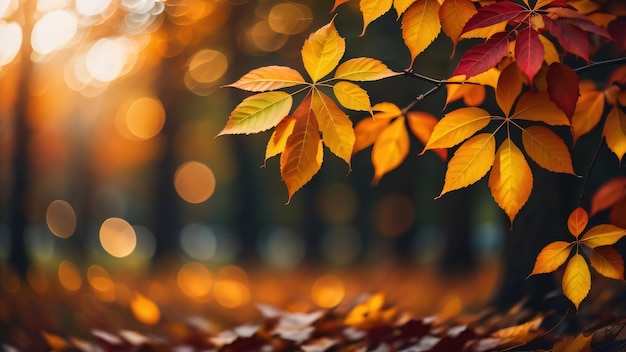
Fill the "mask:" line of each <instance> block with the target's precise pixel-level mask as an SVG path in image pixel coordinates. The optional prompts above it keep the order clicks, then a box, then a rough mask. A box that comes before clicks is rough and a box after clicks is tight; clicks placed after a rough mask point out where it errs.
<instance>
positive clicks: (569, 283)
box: [561, 253, 591, 310]
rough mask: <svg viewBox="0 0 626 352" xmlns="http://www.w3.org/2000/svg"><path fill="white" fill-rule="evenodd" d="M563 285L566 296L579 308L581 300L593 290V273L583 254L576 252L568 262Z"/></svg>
mask: <svg viewBox="0 0 626 352" xmlns="http://www.w3.org/2000/svg"><path fill="white" fill-rule="evenodd" d="M561 286H562V287H563V293H564V294H565V296H566V297H567V298H568V299H569V300H570V301H571V302H572V303H574V306H576V310H578V306H579V305H580V302H582V301H583V299H585V297H587V294H589V290H591V273H590V272H589V266H588V265H587V261H586V260H585V258H584V257H583V256H582V255H581V254H578V253H577V254H575V255H574V256H573V257H572V258H571V259H570V260H569V262H568V263H567V266H566V267H565V273H564V274H563V281H562V283H561Z"/></svg>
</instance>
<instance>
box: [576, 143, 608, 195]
mask: <svg viewBox="0 0 626 352" xmlns="http://www.w3.org/2000/svg"><path fill="white" fill-rule="evenodd" d="M602 142H604V138H600V143H598V146H597V147H596V150H595V151H594V152H593V157H592V158H591V162H590V163H589V168H587V172H586V174H585V176H584V177H583V179H584V181H583V185H582V187H581V189H580V193H579V194H578V206H581V205H582V202H583V196H584V195H585V191H586V188H587V184H588V183H589V176H590V175H591V170H593V167H594V165H595V164H596V159H598V153H599V152H600V148H601V147H602Z"/></svg>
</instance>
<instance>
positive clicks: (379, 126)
mask: <svg viewBox="0 0 626 352" xmlns="http://www.w3.org/2000/svg"><path fill="white" fill-rule="evenodd" d="M389 122H391V120H390V119H373V118H369V117H366V118H364V119H363V120H361V121H359V122H358V123H357V124H356V127H355V128H354V134H355V137H356V140H355V142H354V148H353V150H352V155H354V154H356V153H357V152H359V151H361V150H363V149H365V148H367V147H369V146H370V145H372V144H374V142H375V141H376V139H377V138H378V136H379V135H380V133H381V132H382V131H383V130H384V129H385V127H387V125H389Z"/></svg>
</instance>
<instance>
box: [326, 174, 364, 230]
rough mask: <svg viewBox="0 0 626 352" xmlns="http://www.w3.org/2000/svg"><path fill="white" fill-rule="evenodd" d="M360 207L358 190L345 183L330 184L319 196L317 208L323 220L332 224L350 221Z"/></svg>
mask: <svg viewBox="0 0 626 352" xmlns="http://www.w3.org/2000/svg"><path fill="white" fill-rule="evenodd" d="M358 209H359V201H358V196H357V194H356V192H355V191H354V189H353V188H351V187H349V186H347V185H345V184H339V183H334V184H330V185H328V186H326V187H324V189H323V190H322V191H321V192H320V194H319V195H318V197H317V204H316V210H317V212H318V214H319V215H320V217H321V218H322V220H324V221H325V222H327V223H330V224H345V223H348V222H350V221H351V220H352V219H353V218H354V216H355V215H356V213H357V211H358Z"/></svg>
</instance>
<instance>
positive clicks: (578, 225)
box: [567, 207, 589, 238]
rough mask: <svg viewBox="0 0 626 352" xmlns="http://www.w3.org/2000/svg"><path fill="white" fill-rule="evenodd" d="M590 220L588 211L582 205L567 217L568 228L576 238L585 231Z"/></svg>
mask: <svg viewBox="0 0 626 352" xmlns="http://www.w3.org/2000/svg"><path fill="white" fill-rule="evenodd" d="M588 222H589V215H588V214H587V211H586V210H585V209H583V208H581V207H578V208H576V209H574V211H572V212H571V213H570V214H569V217H568V218H567V229H568V230H569V232H570V233H571V234H572V235H573V236H574V237H576V238H578V236H579V235H580V234H581V233H583V231H585V228H586V227H587V223H588Z"/></svg>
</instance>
